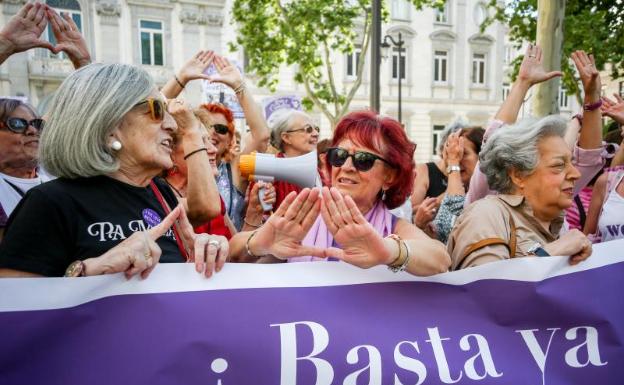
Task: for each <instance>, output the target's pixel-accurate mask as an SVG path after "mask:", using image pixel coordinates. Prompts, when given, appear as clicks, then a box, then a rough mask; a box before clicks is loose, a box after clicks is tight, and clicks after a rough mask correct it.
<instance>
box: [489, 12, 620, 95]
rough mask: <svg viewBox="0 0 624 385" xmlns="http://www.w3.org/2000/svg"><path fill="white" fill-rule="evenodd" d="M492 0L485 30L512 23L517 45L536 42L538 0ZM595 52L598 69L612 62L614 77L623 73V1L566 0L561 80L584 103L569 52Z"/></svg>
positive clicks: (514, 72)
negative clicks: (499, 24)
mask: <svg viewBox="0 0 624 385" xmlns="http://www.w3.org/2000/svg"><path fill="white" fill-rule="evenodd" d="M499 3H500V1H499V0H490V3H489V6H490V7H491V8H492V9H494V13H493V15H492V16H491V17H489V18H488V19H487V20H486V21H485V22H484V24H483V25H482V26H481V28H482V29H485V28H486V27H487V26H488V25H489V24H491V23H492V22H494V21H500V22H502V23H505V24H507V25H508V26H509V38H510V40H511V41H513V42H514V43H515V44H516V46H520V45H521V44H522V43H524V42H533V41H535V36H536V28H537V0H508V1H506V2H505V3H504V4H503V3H500V4H499ZM581 49H582V50H585V51H587V52H590V53H592V54H593V55H594V58H595V59H596V66H597V67H598V69H600V70H603V69H605V64H607V63H609V64H610V71H611V77H612V78H613V79H617V78H619V77H621V76H622V75H624V6H622V4H621V1H620V0H567V1H566V4H565V18H564V20H563V46H562V55H561V71H562V72H563V78H562V82H563V85H564V87H565V89H566V91H567V93H568V94H570V95H575V96H576V98H577V100H578V101H579V103H582V95H581V87H580V83H579V80H578V78H577V75H576V72H575V70H574V66H573V65H572V63H571V62H570V60H569V59H570V55H571V54H572V52H574V51H575V50H581ZM521 61H522V57H518V58H516V59H515V60H514V71H513V74H512V78H513V79H514V80H515V77H516V75H517V73H518V67H519V65H520V63H521Z"/></svg>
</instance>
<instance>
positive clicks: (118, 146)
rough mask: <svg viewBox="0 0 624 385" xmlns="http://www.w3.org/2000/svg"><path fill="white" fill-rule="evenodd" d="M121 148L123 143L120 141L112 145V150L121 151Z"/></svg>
mask: <svg viewBox="0 0 624 385" xmlns="http://www.w3.org/2000/svg"><path fill="white" fill-rule="evenodd" d="M121 147H122V145H121V142H120V141H118V140H115V141H113V143H111V148H112V149H113V150H115V151H119V150H121Z"/></svg>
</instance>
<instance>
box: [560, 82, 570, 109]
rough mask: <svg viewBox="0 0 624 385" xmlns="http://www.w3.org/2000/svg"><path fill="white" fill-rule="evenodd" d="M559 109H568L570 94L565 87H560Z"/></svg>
mask: <svg viewBox="0 0 624 385" xmlns="http://www.w3.org/2000/svg"><path fill="white" fill-rule="evenodd" d="M559 108H564V109H567V108H568V93H567V92H566V89H565V88H564V87H559Z"/></svg>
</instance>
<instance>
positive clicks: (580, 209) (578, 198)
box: [574, 194, 587, 229]
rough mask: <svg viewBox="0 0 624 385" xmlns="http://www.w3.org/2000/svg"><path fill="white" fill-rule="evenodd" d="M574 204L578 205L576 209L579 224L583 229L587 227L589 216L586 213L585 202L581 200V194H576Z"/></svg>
mask: <svg viewBox="0 0 624 385" xmlns="http://www.w3.org/2000/svg"><path fill="white" fill-rule="evenodd" d="M574 203H576V208H577V209H578V213H579V222H580V225H581V229H583V228H584V227H585V221H586V220H587V214H586V213H585V207H584V206H583V201H582V200H581V196H580V194H576V195H575V196H574Z"/></svg>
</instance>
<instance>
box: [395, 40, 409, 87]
mask: <svg viewBox="0 0 624 385" xmlns="http://www.w3.org/2000/svg"><path fill="white" fill-rule="evenodd" d="M400 50H401V64H400V67H401V68H400V71H401V80H405V67H406V65H407V61H406V60H407V52H406V50H405V48H400ZM398 79H399V48H397V47H393V48H392V80H398Z"/></svg>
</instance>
